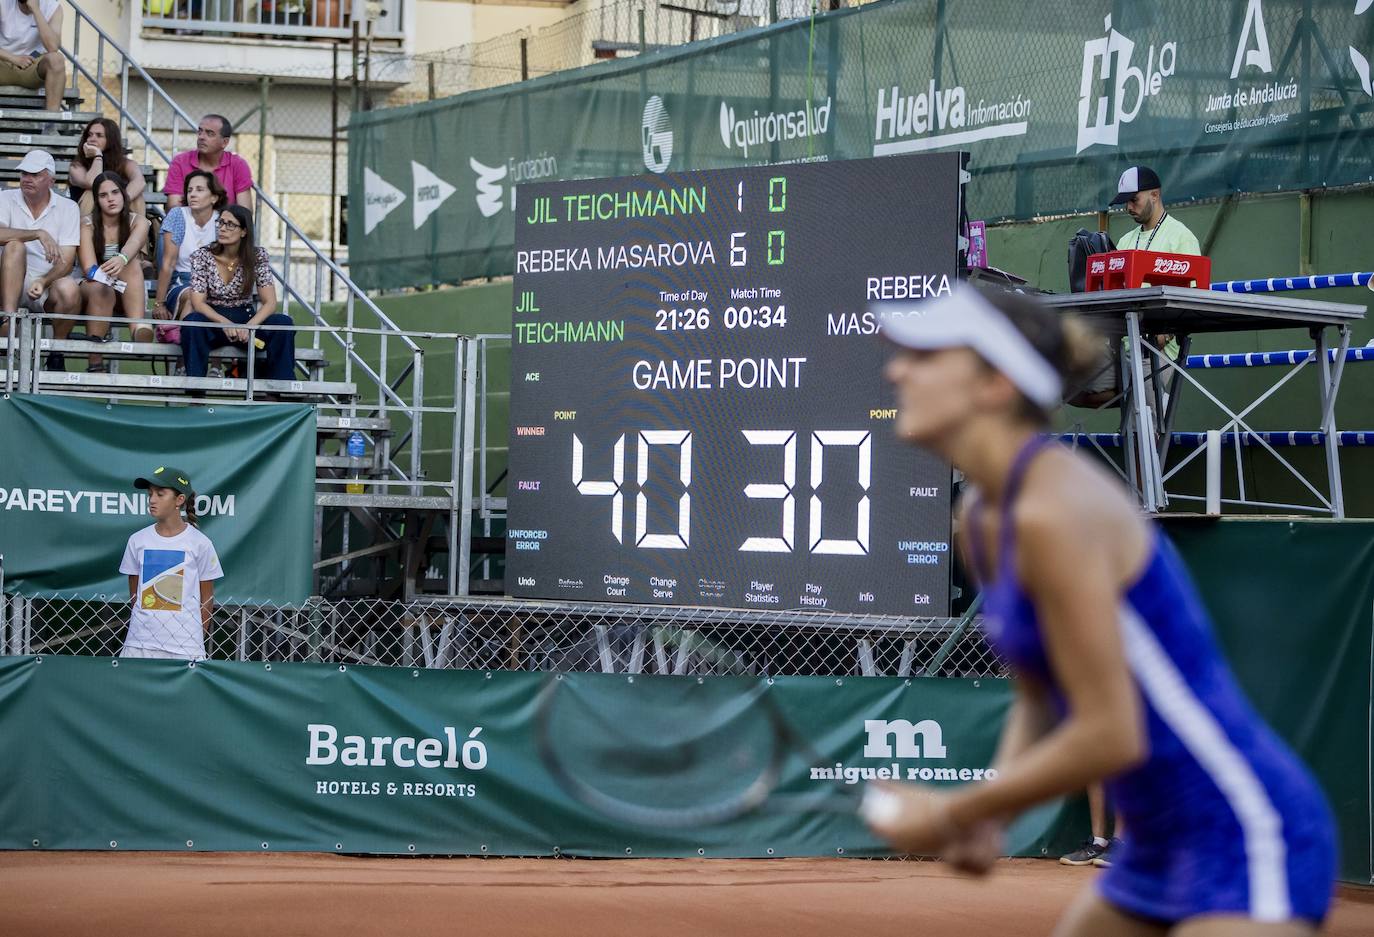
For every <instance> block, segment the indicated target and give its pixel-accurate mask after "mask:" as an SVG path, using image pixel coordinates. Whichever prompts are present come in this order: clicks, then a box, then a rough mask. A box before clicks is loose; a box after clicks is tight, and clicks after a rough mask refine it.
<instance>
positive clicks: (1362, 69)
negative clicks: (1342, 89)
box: [1350, 0, 1374, 96]
mask: <svg viewBox="0 0 1374 937" xmlns="http://www.w3.org/2000/svg"><path fill="white" fill-rule="evenodd" d="M1372 6H1374V0H1355V15H1356V16H1360V15H1361V14H1363V13H1367V12H1368V11H1369V8H1370V7H1372ZM1350 64H1351V65H1354V66H1355V71H1356V72H1357V73H1358V74H1359V76H1360V87H1362V88H1364V93H1365V94H1368V95H1371V96H1374V87H1371V85H1370V81H1369V59H1367V58H1365V57H1364V53H1362V52H1360V50H1359V49H1357V48H1355V47H1354V46H1351V47H1350Z"/></svg>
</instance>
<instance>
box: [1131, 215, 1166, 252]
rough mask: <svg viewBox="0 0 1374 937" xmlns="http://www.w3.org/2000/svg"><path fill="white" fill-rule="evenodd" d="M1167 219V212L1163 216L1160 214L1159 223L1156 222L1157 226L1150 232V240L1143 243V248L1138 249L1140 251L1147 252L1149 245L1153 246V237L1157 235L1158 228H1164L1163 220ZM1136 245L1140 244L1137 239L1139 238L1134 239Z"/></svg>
mask: <svg viewBox="0 0 1374 937" xmlns="http://www.w3.org/2000/svg"><path fill="white" fill-rule="evenodd" d="M1168 217H1169V213H1168V212H1167V211H1166V212H1165V213H1164V214H1162V215H1160V216H1159V222H1158V224H1156V225H1155V229H1154V230H1153V231H1151V232H1150V239H1149V240H1148V241H1146V242H1145V246H1144V247H1142V248H1140V249H1141V250H1144V251H1147V250H1149V249H1150V245H1151V244H1153V243H1154V242H1155V235H1156V234H1158V233H1159V229H1160V228H1162V227H1164V219H1165V218H1168ZM1136 243H1137V244H1139V243H1140V239H1139V238H1136Z"/></svg>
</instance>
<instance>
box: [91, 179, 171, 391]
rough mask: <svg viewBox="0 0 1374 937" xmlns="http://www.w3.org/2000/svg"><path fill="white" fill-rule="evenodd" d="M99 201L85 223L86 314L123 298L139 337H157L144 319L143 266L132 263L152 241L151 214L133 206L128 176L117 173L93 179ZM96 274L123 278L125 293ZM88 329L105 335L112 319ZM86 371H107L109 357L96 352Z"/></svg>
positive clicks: (108, 311) (106, 309) (109, 310)
mask: <svg viewBox="0 0 1374 937" xmlns="http://www.w3.org/2000/svg"><path fill="white" fill-rule="evenodd" d="M92 188H93V191H94V192H95V206H94V207H93V208H92V209H91V212H90V214H89V215H88V216H87V217H85V218H83V219H82V222H81V248H80V254H81V269H82V270H83V271H85V274H86V282H84V283H82V284H81V295H82V297H83V298H84V299H85V301H86V315H88V316H110V315H113V314H114V307H115V302H116V301H118V302H119V304H120V307H121V308H122V309H123V311H124V317H125V318H127V319H128V320H129V323H130V329H131V330H132V331H133V336H134V341H136V342H139V341H143V342H150V341H152V340H153V327H152V326H151V325H149V324H148V323H147V321H146V320H145V319H144V318H143V314H144V313H145V312H146V311H147V305H148V292H147V289H146V288H145V287H144V285H143V267H142V265H140V264H137V263H132V262H130V260H129V258H131V257H137V256H138V252H139V251H141V250H143V245H144V244H146V243H148V228H149V225H148V219H147V218H144V217H143V216H142V215H136V214H134V213H133V212H132V211H130V210H129V193H128V191H127V190H126V189H125V188H124V177H123V176H121V175H120V174H119V173H116V172H102V173H101V174H100V175H98V176H96V177H95V182H94V183H93V186H92ZM97 274H104V276H105V277H106V278H108V279H110V280H114V281H116V282H122V283H123V284H124V292H123V293H120V292H119V291H118V290H117V289H116V288H115V287H114V286H111V285H110V284H108V283H102V282H100V281H99V280H98V279H97ZM86 334H87V335H88V336H90V337H91V338H92V339H100V340H104V339H105V338H106V336H108V335H109V334H110V323H108V322H88V323H86ZM86 370H87V371H100V372H103V371H106V370H108V368H107V367H106V366H105V360H104V358H103V357H101V356H100V355H91V358H90V364H89V366H88V367H87V368H86Z"/></svg>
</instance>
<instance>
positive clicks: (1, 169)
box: [0, 155, 152, 185]
mask: <svg viewBox="0 0 1374 937" xmlns="http://www.w3.org/2000/svg"><path fill="white" fill-rule="evenodd" d="M22 159H23V156H22V155H21V156H6V157H3V158H0V179H3V180H4V181H6V182H18V181H19V163H20V161H21V160H22ZM53 162H54V163H55V164H56V167H57V181H58V183H59V184H63V185H65V184H66V181H67V171H68V170H69V169H70V168H71V160H69V159H56V158H54V159H53ZM139 169H140V171H141V172H142V174H143V178H144V179H145V180H146V179H148V178H150V176H151V174H152V170H151V169H149V168H148V167H147V166H140V167H139Z"/></svg>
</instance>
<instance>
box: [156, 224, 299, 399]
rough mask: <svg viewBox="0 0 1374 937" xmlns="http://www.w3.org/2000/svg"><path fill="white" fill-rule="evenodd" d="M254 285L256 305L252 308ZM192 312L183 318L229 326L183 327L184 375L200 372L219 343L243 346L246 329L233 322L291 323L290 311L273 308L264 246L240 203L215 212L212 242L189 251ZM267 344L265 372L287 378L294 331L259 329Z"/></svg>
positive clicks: (293, 358) (274, 296)
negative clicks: (256, 238)
mask: <svg viewBox="0 0 1374 937" xmlns="http://www.w3.org/2000/svg"><path fill="white" fill-rule="evenodd" d="M255 286H256V287H257V300H258V309H257V312H256V313H255V312H254V311H253V289H254V287H255ZM190 295H191V298H190V305H191V310H192V311H191V312H190V313H188V314H187V315H186V317H185V321H186V322H222V323H224V324H225V325H227V326H231V327H230V328H222V329H213V328H189V329H187V328H183V329H182V330H181V353H182V356H183V357H184V358H185V359H186V374H187V376H188V377H205V374H206V371H207V369H208V368H209V363H210V361H209V359H210V351H211V349H214V348H219V347H221V346H223V345H229V344H234V345H241V346H244V347H245V348H246V347H247V346H248V342H249V341H250V340H251V339H252V337H253V336H252V335H251V334H250V333H249V331H248V329H245V328H233V327H232V326H235V325H291V324H292V323H291V319H290V317H289V316H285V315H282V314H281V313H279V312H276V308H277V291H276V288H275V287H274V286H273V285H272V269H271V266H270V264H269V262H268V259H267V251H265V250H264V249H262V248H261V247H257V246H255V245H254V243H253V215H252V213H251V212H249V211H248V209H246V208H244V207H243V206H242V205H230V206H228V207H226V208H225V209H224V210H223V211H221V212H220V213H219V226H218V233H217V235H216V238H215V243H214V244H211V245H210V246H209V247H202V248H201V249H200V250H198V251H196V252H195V253H194V254H192V255H191V287H190ZM256 337H257V338H258V339H260V340H261V341H262V342H263V344H264V345H265V347H266V350H267V374H266V375H265V377H267V378H268V379H270V380H274V381H289V380H291V376H292V373H293V371H294V370H295V366H296V350H295V341H296V339H295V333H293V332H290V331H287V330H282V331H270V332H259V333H257V334H256Z"/></svg>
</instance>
